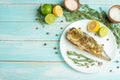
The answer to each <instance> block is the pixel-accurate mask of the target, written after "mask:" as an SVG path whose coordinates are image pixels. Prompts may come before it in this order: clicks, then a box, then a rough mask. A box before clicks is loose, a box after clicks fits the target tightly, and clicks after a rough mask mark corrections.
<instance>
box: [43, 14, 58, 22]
mask: <svg viewBox="0 0 120 80" xmlns="http://www.w3.org/2000/svg"><path fill="white" fill-rule="evenodd" d="M55 19H56V18H55V16H54V15H53V14H48V15H47V16H46V17H45V22H46V23H48V24H52V23H54V22H55Z"/></svg>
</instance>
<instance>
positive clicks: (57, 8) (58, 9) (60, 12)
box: [53, 5, 63, 16]
mask: <svg viewBox="0 0 120 80" xmlns="http://www.w3.org/2000/svg"><path fill="white" fill-rule="evenodd" d="M53 14H54V15H55V16H62V15H63V10H62V7H61V6H59V5H57V6H55V7H54V8H53Z"/></svg>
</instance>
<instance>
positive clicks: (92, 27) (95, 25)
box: [87, 20, 100, 32]
mask: <svg viewBox="0 0 120 80" xmlns="http://www.w3.org/2000/svg"><path fill="white" fill-rule="evenodd" d="M99 29H100V23H99V21H97V20H92V21H91V22H90V23H88V26H87V30H88V31H89V32H98V31H99Z"/></svg>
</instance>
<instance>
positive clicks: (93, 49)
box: [66, 28, 111, 61]
mask: <svg viewBox="0 0 120 80" xmlns="http://www.w3.org/2000/svg"><path fill="white" fill-rule="evenodd" d="M66 38H67V39H68V40H69V41H70V42H71V43H72V44H74V45H76V46H77V47H78V48H79V49H81V50H84V51H86V52H88V53H91V54H92V55H95V56H97V57H100V58H102V59H104V60H108V61H110V60H111V59H110V58H109V57H106V56H103V55H102V53H103V51H104V50H103V47H102V45H99V44H98V43H97V41H95V39H94V38H92V37H91V36H89V35H88V34H86V33H84V32H83V31H82V30H81V29H80V28H71V29H70V30H69V31H68V32H67V34H66Z"/></svg>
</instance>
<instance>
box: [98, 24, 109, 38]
mask: <svg viewBox="0 0 120 80" xmlns="http://www.w3.org/2000/svg"><path fill="white" fill-rule="evenodd" d="M107 34H108V29H107V27H105V26H103V27H101V28H100V30H99V35H100V36H101V37H105V36H107Z"/></svg>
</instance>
